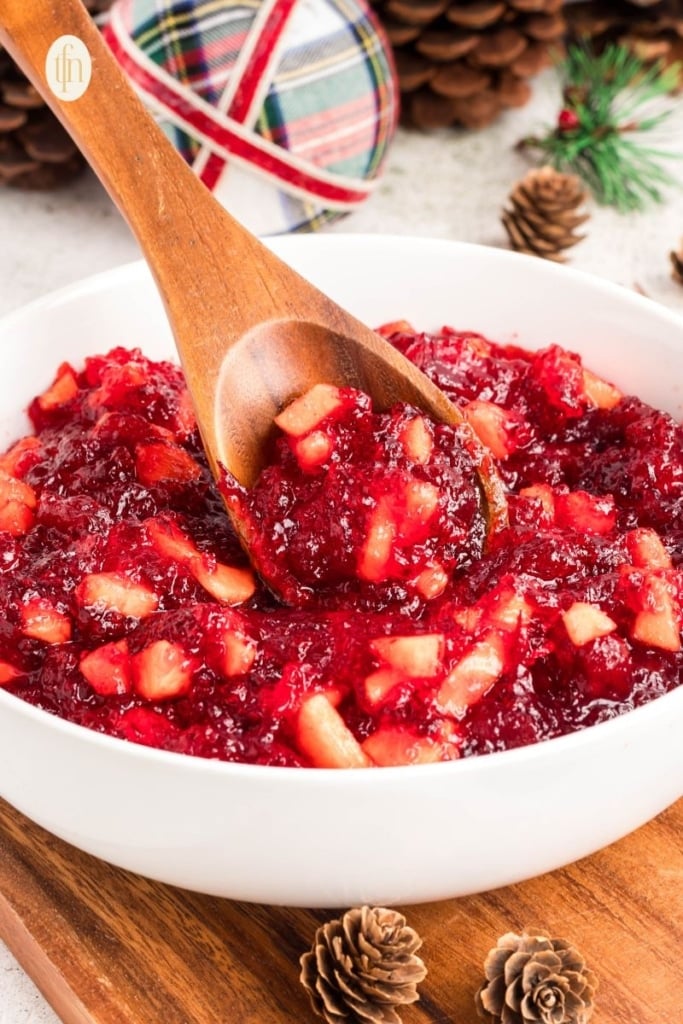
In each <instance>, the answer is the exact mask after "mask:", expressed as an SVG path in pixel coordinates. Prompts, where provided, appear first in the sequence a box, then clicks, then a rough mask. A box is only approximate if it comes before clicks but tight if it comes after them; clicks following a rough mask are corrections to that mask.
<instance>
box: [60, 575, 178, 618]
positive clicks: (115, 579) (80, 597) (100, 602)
mask: <svg viewBox="0 0 683 1024" xmlns="http://www.w3.org/2000/svg"><path fill="white" fill-rule="evenodd" d="M76 600H77V601H78V603H79V604H80V605H81V607H83V608H94V609H97V610H98V611H111V612H118V614H119V615H125V616H127V617H129V618H135V619H144V618H146V617H147V616H148V615H151V614H152V612H155V611H156V610H157V608H158V606H159V598H158V597H157V595H156V594H155V593H154V591H153V590H152V589H151V588H150V587H148V586H147V585H146V584H144V583H136V582H135V580H131V579H130V578H129V577H128V576H124V575H123V574H122V573H118V572H95V573H90V574H89V575H88V576H84V577H83V579H82V580H81V582H80V583H79V585H78V587H77V588H76Z"/></svg>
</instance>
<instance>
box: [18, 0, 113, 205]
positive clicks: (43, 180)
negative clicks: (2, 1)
mask: <svg viewBox="0 0 683 1024" xmlns="http://www.w3.org/2000/svg"><path fill="white" fill-rule="evenodd" d="M111 3H112V0H85V6H86V8H87V9H88V10H89V11H90V12H91V14H92V15H93V16H94V17H97V16H98V15H101V14H103V13H104V12H105V11H106V10H107V9H108V8H109V7H110V6H111ZM84 167H85V160H84V159H83V157H82V156H81V154H80V153H79V152H78V149H77V148H76V146H75V145H74V143H73V142H72V140H71V138H70V137H69V135H67V133H66V132H65V131H64V129H63V128H62V126H61V125H60V124H59V122H58V121H57V119H56V117H54V115H53V114H52V112H51V111H50V109H49V108H48V107H47V106H46V104H45V103H44V101H43V98H42V97H41V96H40V95H39V93H38V92H36V90H35V89H34V88H33V86H32V85H31V83H30V82H29V81H28V79H27V78H26V77H25V76H24V75H23V73H22V72H21V71H20V70H19V68H18V67H17V65H16V64H15V63H14V61H13V60H12V59H11V57H10V55H9V54H8V53H7V52H6V51H5V50H3V48H2V46H0V185H9V186H11V187H13V188H24V189H51V188H56V187H57V186H59V185H64V184H66V183H67V182H69V181H71V180H72V179H73V178H75V177H76V176H77V175H78V174H80V172H81V171H82V170H83V168H84Z"/></svg>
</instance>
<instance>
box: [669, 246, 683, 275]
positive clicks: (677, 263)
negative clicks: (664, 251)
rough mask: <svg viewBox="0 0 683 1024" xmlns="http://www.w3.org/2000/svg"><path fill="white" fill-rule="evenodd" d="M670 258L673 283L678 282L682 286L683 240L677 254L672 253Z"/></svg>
mask: <svg viewBox="0 0 683 1024" xmlns="http://www.w3.org/2000/svg"><path fill="white" fill-rule="evenodd" d="M670 256H671V267H672V270H671V276H672V277H673V279H674V281H678V283H679V284H683V240H681V244H680V247H679V249H678V252H672V253H671V254H670Z"/></svg>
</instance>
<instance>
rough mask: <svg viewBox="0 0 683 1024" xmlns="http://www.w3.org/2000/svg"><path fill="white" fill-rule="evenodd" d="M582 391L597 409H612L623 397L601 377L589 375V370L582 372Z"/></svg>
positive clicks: (593, 374)
mask: <svg viewBox="0 0 683 1024" xmlns="http://www.w3.org/2000/svg"><path fill="white" fill-rule="evenodd" d="M583 390H584V391H585V393H586V396H587V397H588V399H589V401H590V402H591V404H592V405H595V406H597V408H598V409H613V408H614V407H615V405H618V404H619V402H620V401H621V400H622V398H623V397H624V396H623V395H622V393H621V391H620V390H619V388H615V386H614V384H609V383H608V382H607V381H606V380H603V378H602V377H598V376H597V374H595V373H591V371H590V370H586V369H585V368H584V370H583Z"/></svg>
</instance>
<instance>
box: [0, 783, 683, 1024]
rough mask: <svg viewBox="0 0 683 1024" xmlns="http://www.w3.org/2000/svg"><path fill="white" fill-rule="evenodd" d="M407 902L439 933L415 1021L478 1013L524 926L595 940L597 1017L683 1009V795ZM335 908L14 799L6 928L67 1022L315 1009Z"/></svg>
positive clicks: (444, 1022) (4, 813) (428, 936)
mask: <svg viewBox="0 0 683 1024" xmlns="http://www.w3.org/2000/svg"><path fill="white" fill-rule="evenodd" d="M520 827H523V823H520ZM504 842H505V837H504V836H501V843H504ZM401 909H402V910H403V911H404V913H405V914H406V916H407V918H408V922H409V923H410V924H411V925H413V927H415V928H417V930H418V931H419V932H420V934H421V935H422V936H423V939H424V946H423V949H422V956H423V958H424V960H425V962H426V964H427V966H428V969H429V974H428V976H427V978H426V980H425V981H424V982H423V984H422V986H421V988H420V991H421V1000H420V1002H419V1003H417V1004H415V1005H414V1006H412V1007H408V1008H407V1009H406V1010H405V1011H404V1013H403V1020H404V1024H425V1022H431V1024H475V1021H476V1020H477V1018H476V1013H475V1011H474V1008H473V994H474V992H475V990H476V988H477V986H478V984H479V981H480V978H481V971H482V967H481V965H482V963H483V960H484V958H485V956H486V953H487V951H488V949H489V948H490V947H491V946H493V945H495V942H496V940H497V938H498V937H499V935H501V934H503V933H504V932H506V931H510V930H514V931H521V930H523V929H524V928H531V929H534V930H540V931H543V932H545V933H546V934H552V935H554V936H563V937H565V938H568V939H570V940H571V941H572V942H573V943H574V944H575V945H576V946H578V948H579V949H580V950H581V951H582V952H583V954H584V956H585V957H586V960H587V962H588V964H589V966H590V967H592V968H593V970H594V972H595V973H596V974H597V975H598V978H599V990H598V994H597V998H596V1012H595V1016H594V1017H593V1022H594V1024H681V1022H682V1021H683V958H682V957H681V949H682V948H683V800H680V801H679V802H678V803H677V804H675V805H674V806H673V807H671V808H669V810H668V811H666V812H665V813H664V814H662V815H660V816H659V817H658V818H657V819H655V820H654V821H653V822H651V823H650V824H649V825H647V826H645V827H644V828H641V829H639V830H638V831H637V832H635V833H633V834H632V835H630V836H628V837H626V838H625V839H622V840H621V841H620V842H618V843H615V844H614V845H612V846H611V847H609V848H608V849H606V850H603V851H601V852H600V853H598V854H595V855H594V856H592V857H589V858H586V859H584V860H582V861H579V862H577V863H576V864H573V865H571V866H570V867H567V868H565V869H563V870H560V871H556V872H553V873H552V874H548V875H544V876H542V877H540V878H537V879H533V880H531V881H528V882H524V883H522V884H519V885H515V886H510V887H508V888H506V889H499V890H497V891H495V892H490V893H486V894H484V895H481V896H473V897H468V898H466V899H459V900H450V901H447V902H443V903H432V904H424V905H421V906H414V907H404V908H401ZM335 913H336V912H335V911H332V910H330V911H329V912H327V911H308V910H294V909H287V908H281V907H266V906H257V905H250V904H246V903H234V902H230V901H228V900H219V899H214V898H211V897H207V896H200V895H197V894H195V893H190V892H186V891H184V890H180V889H174V888H171V887H169V886H165V885H161V884H159V883H156V882H151V881H149V880H147V879H143V878H140V877H138V876H136V875H132V874H129V873H127V872H125V871H121V870H119V869H118V868H114V867H111V866H110V865H107V864H104V863H103V862H101V861H98V860H96V859H94V858H92V857H89V856H87V855H86V854H83V853H80V852H79V851H77V850H75V849H74V848H73V847H71V846H69V845H67V844H65V843H63V842H61V841H60V840H58V839H55V838H54V837H52V836H50V835H48V833H46V832H44V831H43V830H42V829H40V828H38V827H37V826H35V825H33V824H32V823H30V822H29V821H28V820H27V819H26V818H23V817H22V816H21V815H19V814H18V813H16V812H15V811H14V810H12V809H11V808H10V807H9V806H8V805H7V804H4V803H2V802H0V936H1V937H2V938H3V939H4V941H5V942H6V943H7V944H8V946H9V947H10V949H12V951H13V952H14V954H15V956H16V957H17V958H18V959H19V961H20V962H21V964H22V965H23V967H24V969H25V970H26V971H27V972H28V973H29V974H30V975H31V977H32V978H33V979H34V980H35V981H36V983H37V984H38V986H39V988H40V989H41V990H42V991H43V993H44V994H45V996H46V998H47V999H48V1000H49V1002H50V1003H51V1005H52V1006H53V1007H54V1009H55V1010H56V1012H57V1014H58V1015H59V1016H60V1017H61V1018H62V1020H63V1021H64V1022H65V1024H306V1022H309V1021H311V1022H314V1021H315V1020H316V1019H318V1018H316V1017H315V1016H314V1015H313V1013H312V1011H311V1009H310V1007H309V1004H308V999H307V997H306V994H305V992H304V991H303V989H302V988H301V986H300V984H299V980H298V976H299V965H298V959H299V956H300V954H301V953H302V952H304V951H305V950H306V949H307V948H308V947H309V946H310V943H311V941H312V938H313V935H314V932H315V929H316V927H317V926H318V925H319V924H320V923H321V922H323V921H325V920H327V919H328V918H329V917H331V916H334V914H335ZM0 998H1V996H0Z"/></svg>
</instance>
